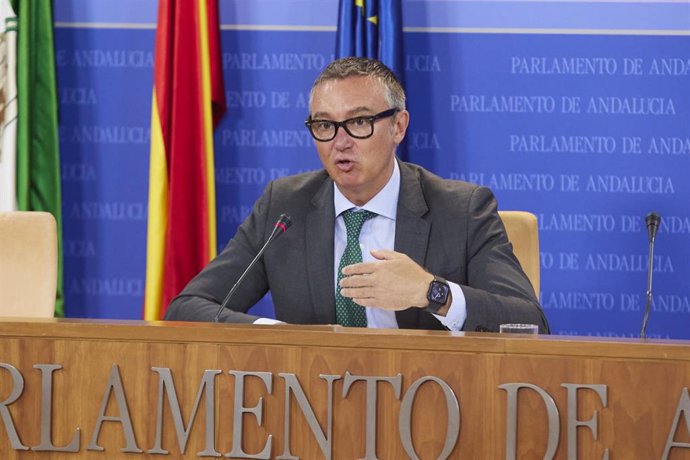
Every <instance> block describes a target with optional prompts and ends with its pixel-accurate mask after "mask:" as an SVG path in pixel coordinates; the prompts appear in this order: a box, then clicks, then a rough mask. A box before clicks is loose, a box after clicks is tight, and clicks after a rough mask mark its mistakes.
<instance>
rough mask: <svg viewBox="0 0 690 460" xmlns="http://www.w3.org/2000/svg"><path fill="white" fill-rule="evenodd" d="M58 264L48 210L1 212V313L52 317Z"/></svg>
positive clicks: (1, 314)
mask: <svg viewBox="0 0 690 460" xmlns="http://www.w3.org/2000/svg"><path fill="white" fill-rule="evenodd" d="M57 265H58V264H57V225H56V224H55V218H54V217H53V216H52V215H51V214H50V213H47V212H33V211H31V212H23V211H16V212H0V317H3V316H4V317H34V318H50V317H52V316H53V315H54V312H55V293H56V289H57Z"/></svg>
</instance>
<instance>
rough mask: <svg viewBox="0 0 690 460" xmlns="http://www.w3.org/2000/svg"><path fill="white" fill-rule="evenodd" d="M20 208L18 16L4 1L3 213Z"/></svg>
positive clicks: (0, 30) (0, 85)
mask: <svg viewBox="0 0 690 460" xmlns="http://www.w3.org/2000/svg"><path fill="white" fill-rule="evenodd" d="M16 209H17V15H16V14H15V13H14V9H13V8H12V5H11V4H10V0H0V211H14V210H16Z"/></svg>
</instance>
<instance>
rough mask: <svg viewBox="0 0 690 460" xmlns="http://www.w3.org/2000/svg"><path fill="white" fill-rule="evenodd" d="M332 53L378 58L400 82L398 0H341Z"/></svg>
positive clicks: (341, 55) (400, 40)
mask: <svg viewBox="0 0 690 460" xmlns="http://www.w3.org/2000/svg"><path fill="white" fill-rule="evenodd" d="M335 56H336V57H337V58H341V57H348V56H358V57H368V58H374V59H378V60H379V61H381V62H383V63H384V64H386V65H387V66H388V67H389V68H390V69H391V70H392V71H393V72H395V75H396V76H397V77H398V79H399V80H400V81H401V82H402V81H403V76H404V75H403V74H404V70H405V69H404V67H403V65H404V63H403V31H402V5H401V3H400V0H340V7H339V9H338V34H337V37H336V45H335Z"/></svg>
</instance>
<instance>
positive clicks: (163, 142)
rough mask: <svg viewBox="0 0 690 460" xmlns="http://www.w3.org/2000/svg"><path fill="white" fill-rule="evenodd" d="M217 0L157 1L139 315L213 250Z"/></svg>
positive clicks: (219, 103)
mask: <svg viewBox="0 0 690 460" xmlns="http://www.w3.org/2000/svg"><path fill="white" fill-rule="evenodd" d="M220 57H221V53H220V34H219V28H218V5H217V3H216V0H185V1H176V0H160V1H159V4H158V29H157V32H156V57H155V66H154V82H153V85H154V88H153V104H152V110H151V112H152V113H151V163H150V173H149V221H148V247H147V254H146V295H145V302H144V318H145V319H147V320H156V319H161V318H162V317H163V315H164V314H165V310H166V308H167V306H168V303H169V302H170V300H171V299H172V298H173V297H174V296H175V295H177V294H178V293H179V292H180V291H181V290H182V288H183V287H184V286H185V285H186V284H187V282H188V281H189V280H190V279H191V278H192V277H193V276H194V275H196V274H197V273H198V272H199V271H200V270H201V269H202V268H203V267H204V266H205V265H206V264H207V263H208V262H209V261H210V260H211V259H212V258H213V257H215V255H216V196H215V176H214V165H213V128H214V125H215V124H216V123H217V122H218V120H219V119H220V118H221V117H222V115H223V114H224V113H225V94H224V89H223V78H222V67H221V62H220Z"/></svg>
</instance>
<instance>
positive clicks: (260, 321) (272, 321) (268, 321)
mask: <svg viewBox="0 0 690 460" xmlns="http://www.w3.org/2000/svg"><path fill="white" fill-rule="evenodd" d="M252 324H285V323H284V322H282V321H278V320H277V319H271V318H257V320H256V321H254V322H253V323H252Z"/></svg>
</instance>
